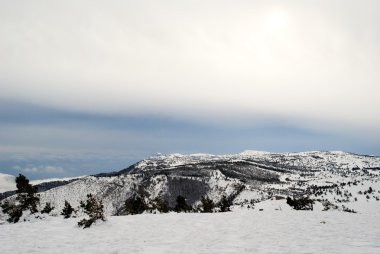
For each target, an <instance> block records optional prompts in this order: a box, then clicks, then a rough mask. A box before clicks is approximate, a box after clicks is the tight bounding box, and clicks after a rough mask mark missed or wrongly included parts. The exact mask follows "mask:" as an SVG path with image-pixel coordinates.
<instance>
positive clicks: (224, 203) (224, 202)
mask: <svg viewBox="0 0 380 254" xmlns="http://www.w3.org/2000/svg"><path fill="white" fill-rule="evenodd" d="M231 205H232V202H231V201H230V200H228V199H227V197H226V196H225V195H223V197H222V199H221V200H220V202H219V210H220V211H221V212H229V211H231V209H230V206H231Z"/></svg>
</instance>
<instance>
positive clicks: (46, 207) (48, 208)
mask: <svg viewBox="0 0 380 254" xmlns="http://www.w3.org/2000/svg"><path fill="white" fill-rule="evenodd" d="M54 208H55V207H52V206H51V204H50V202H47V203H46V204H45V207H44V209H42V210H41V213H48V214H49V213H50V212H51V211H52V210H53V209H54Z"/></svg>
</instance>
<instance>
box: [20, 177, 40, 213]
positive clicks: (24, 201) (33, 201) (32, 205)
mask: <svg viewBox="0 0 380 254" xmlns="http://www.w3.org/2000/svg"><path fill="white" fill-rule="evenodd" d="M16 187H17V191H16V193H17V198H16V199H17V200H18V201H19V202H20V206H21V209H22V210H23V211H24V210H27V209H29V210H30V212H31V213H36V212H38V210H37V206H38V204H39V202H40V198H39V197H38V195H37V194H36V193H37V188H36V187H34V186H32V185H31V184H29V180H28V179H27V178H26V177H25V176H24V175H22V174H20V175H19V176H18V177H16Z"/></svg>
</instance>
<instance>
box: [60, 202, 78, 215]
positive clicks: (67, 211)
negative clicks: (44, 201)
mask: <svg viewBox="0 0 380 254" xmlns="http://www.w3.org/2000/svg"><path fill="white" fill-rule="evenodd" d="M73 212H75V210H74V208H73V207H72V206H71V205H70V203H69V202H67V200H65V206H64V207H63V209H62V212H61V215H63V218H65V219H68V218H70V217H71V214H72V213H73Z"/></svg>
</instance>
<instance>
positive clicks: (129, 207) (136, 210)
mask: <svg viewBox="0 0 380 254" xmlns="http://www.w3.org/2000/svg"><path fill="white" fill-rule="evenodd" d="M146 208H147V205H146V204H145V202H144V200H143V199H142V198H141V197H140V196H137V195H136V196H134V197H131V198H128V199H127V200H126V201H125V210H126V211H127V213H128V214H131V215H134V214H141V213H143V212H144V211H145V210H146Z"/></svg>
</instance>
